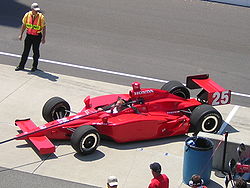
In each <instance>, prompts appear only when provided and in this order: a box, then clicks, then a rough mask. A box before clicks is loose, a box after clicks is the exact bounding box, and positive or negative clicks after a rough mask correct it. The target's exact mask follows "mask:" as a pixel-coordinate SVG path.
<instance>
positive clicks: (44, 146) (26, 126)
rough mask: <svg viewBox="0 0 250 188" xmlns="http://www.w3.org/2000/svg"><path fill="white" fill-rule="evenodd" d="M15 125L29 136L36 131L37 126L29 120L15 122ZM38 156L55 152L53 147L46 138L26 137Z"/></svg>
mask: <svg viewBox="0 0 250 188" xmlns="http://www.w3.org/2000/svg"><path fill="white" fill-rule="evenodd" d="M15 124H16V125H17V126H18V127H19V128H20V129H21V130H22V131H23V133H24V134H25V133H27V134H30V133H32V132H33V131H34V130H36V129H37V126H36V125H35V124H34V123H33V121H31V120H30V119H25V120H16V121H15ZM28 140H30V141H31V142H32V143H33V144H34V146H35V147H36V148H37V150H38V151H39V153H40V154H42V155H44V154H50V153H54V152H55V146H54V144H52V143H51V141H50V140H49V139H48V138H47V137H46V136H32V134H31V135H29V136H28Z"/></svg>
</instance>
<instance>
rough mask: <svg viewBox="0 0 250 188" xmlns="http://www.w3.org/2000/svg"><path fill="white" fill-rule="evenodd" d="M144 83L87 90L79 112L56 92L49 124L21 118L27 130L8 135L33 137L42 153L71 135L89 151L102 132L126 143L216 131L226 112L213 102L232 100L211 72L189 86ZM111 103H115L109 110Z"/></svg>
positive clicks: (190, 79)
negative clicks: (118, 90) (193, 93)
mask: <svg viewBox="0 0 250 188" xmlns="http://www.w3.org/2000/svg"><path fill="white" fill-rule="evenodd" d="M140 85H141V84H140V83H139V82H134V83H132V88H131V90H130V91H129V92H128V93H127V94H111V95H104V96H99V97H93V98H90V96H87V97H86V98H85V99H84V103H85V106H84V108H83V109H82V110H81V111H80V112H78V113H76V114H73V115H70V114H71V113H72V112H71V111H70V105H69V104H68V103H67V102H66V101H65V100H64V99H62V98H60V97H53V98H51V99H49V100H48V101H47V102H46V103H45V105H44V107H43V110H42V115H43V117H44V119H45V120H46V121H47V123H46V124H44V125H41V126H38V127H37V126H36V125H35V124H34V123H33V122H32V121H31V120H30V119H25V120H16V121H15V124H16V125H17V126H18V127H19V128H20V129H21V130H22V132H21V133H20V134H18V135H16V136H15V137H14V138H12V139H9V140H7V141H10V140H29V141H31V142H32V143H33V144H34V146H35V147H36V148H37V149H38V151H39V153H40V154H49V153H53V152H55V146H54V145H53V143H52V142H51V140H54V139H68V140H70V142H71V145H72V147H73V148H74V149H75V150H76V151H77V152H78V153H80V154H83V155H85V154H90V153H92V152H94V151H95V150H96V149H97V147H98V145H99V143H100V138H101V136H104V137H106V138H110V139H112V140H114V141H115V142H118V143H125V142H132V141H141V140H149V139H158V138H164V137H169V136H174V135H183V134H186V133H189V132H194V133H197V132H199V131H203V132H207V133H216V132H217V131H218V130H219V129H220V127H221V124H222V116H221V114H220V113H219V112H218V111H217V110H216V109H215V108H214V107H213V105H222V104H228V103H230V99H231V92H230V90H226V89H224V88H222V87H221V86H220V85H218V84H217V83H215V82H214V81H213V80H212V79H210V78H209V75H208V74H204V75H196V76H188V77H187V80H186V86H184V85H183V84H182V83H180V82H178V81H170V82H168V83H165V84H164V85H163V86H162V88H161V89H154V88H141V86H140ZM198 88H201V92H200V93H199V94H198V95H197V98H190V92H189V89H198ZM118 98H121V99H122V100H123V104H122V109H121V110H120V111H116V112H114V111H113V110H112V109H111V108H114V107H112V106H113V105H110V104H114V103H115V102H116V101H117V99H118ZM108 105H110V109H109V110H105V106H108ZM5 142H6V141H5ZM2 143H3V142H2Z"/></svg>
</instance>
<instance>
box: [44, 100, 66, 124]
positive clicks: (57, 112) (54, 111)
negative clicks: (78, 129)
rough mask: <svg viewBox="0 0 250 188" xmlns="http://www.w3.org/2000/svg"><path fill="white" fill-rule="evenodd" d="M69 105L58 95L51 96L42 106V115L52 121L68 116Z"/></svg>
mask: <svg viewBox="0 0 250 188" xmlns="http://www.w3.org/2000/svg"><path fill="white" fill-rule="evenodd" d="M69 111H70V105H69V103H68V102H67V101H65V100H64V99H62V98H60V97H52V98H51V99H49V100H48V101H47V102H46V103H45V104H44V106H43V109H42V116H43V118H44V119H45V120H46V121H47V122H50V121H54V120H57V119H61V118H64V117H67V116H69V114H70V112H69Z"/></svg>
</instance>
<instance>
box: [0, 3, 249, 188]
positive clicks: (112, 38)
mask: <svg viewBox="0 0 250 188" xmlns="http://www.w3.org/2000/svg"><path fill="white" fill-rule="evenodd" d="M31 3H32V2H31V1H28V0H20V1H14V0H3V2H1V6H0V52H5V53H11V54H17V55H20V54H21V53H22V50H23V42H20V41H18V39H17V37H18V35H19V31H20V26H21V18H22V16H23V14H24V13H25V12H26V11H28V10H29V6H30V4H31ZM38 3H39V5H40V6H41V8H42V9H44V11H45V12H44V13H45V15H46V18H47V28H48V32H47V41H46V44H45V45H42V46H41V58H42V59H45V60H51V61H57V62H66V63H69V64H73V65H80V66H87V67H93V68H97V69H103V70H110V71H116V72H122V73H127V74H132V75H140V76H145V77H147V78H156V79H159V80H179V81H182V82H185V78H186V76H187V75H193V74H202V73H209V74H210V75H211V77H212V78H213V79H214V80H216V81H217V82H218V83H219V84H220V85H222V86H223V87H224V88H227V89H231V90H232V91H233V92H236V93H240V94H246V96H249V94H250V87H249V80H250V74H249V71H250V63H249V60H250V53H249V51H250V46H249V44H250V41H249V40H250V32H249V31H250V20H249V18H250V12H249V9H248V8H244V7H236V6H230V5H224V4H218V3H211V2H206V1H197V0H194V1H183V0H170V1H163V0H155V1H151V0H133V1H132V0H131V1H130V0H129V1H121V0H102V1H100V0H85V1H82V0H74V1H66V0H53V1H49V0H43V1H41V2H39V1H38ZM18 61H19V59H18V58H16V57H11V56H5V55H1V56H0V63H1V64H8V65H12V66H13V70H14V67H15V66H16V65H17V64H18ZM30 62H31V61H29V62H28V63H27V67H30V64H31V63H30ZM39 68H40V69H42V70H43V71H48V72H54V73H60V74H65V75H71V76H76V77H82V78H87V79H93V80H100V81H105V82H110V83H116V84H121V85H129V84H130V83H131V82H133V81H135V79H134V78H131V77H127V76H122V75H114V74H108V73H101V72H98V71H93V70H85V69H79V68H74V67H70V66H62V65H58V64H51V63H46V62H40V64H39ZM137 81H140V82H142V83H143V86H144V87H161V85H162V83H161V82H157V81H150V80H146V79H137ZM232 103H233V104H238V105H241V106H248V107H249V106H250V100H249V97H240V96H238V95H236V96H233V101H232ZM2 171H3V170H2ZM4 173H5V175H3V172H1V173H0V175H1V176H2V177H3V178H7V177H13V175H12V173H14V174H15V175H14V176H15V177H17V179H16V181H15V180H13V181H14V184H13V185H12V186H10V184H6V186H3V187H7V186H8V187H17V186H18V185H20V184H19V183H20V181H18V177H19V175H20V177H25V179H26V178H27V179H28V181H33V179H34V178H36V177H38V179H40V180H39V181H44V182H47V183H48V184H46V183H45V184H44V185H45V186H44V187H50V184H49V182H50V181H51V182H54V183H55V182H57V179H53V178H47V179H46V177H45V179H46V180H43V178H44V177H43V176H34V177H30V176H27V177H26V176H25V173H24V174H20V172H17V171H12V170H10V171H5V170H4ZM6 173H7V174H6ZM11 179H12V178H11ZM2 183H3V182H2ZM64 183H65V187H70V186H73V184H74V183H73V182H66V181H65V182H64ZM67 183H68V184H67ZM72 183H73V184H72ZM62 184H63V183H62ZM54 185H55V184H54ZM77 186H80V185H78V184H77V183H76V184H75V185H74V187H77ZM83 186H85V185H83ZM86 186H87V185H86ZM18 187H19V186H18ZM22 187H25V184H24V185H23V186H22ZM61 187H63V185H62V186H61Z"/></svg>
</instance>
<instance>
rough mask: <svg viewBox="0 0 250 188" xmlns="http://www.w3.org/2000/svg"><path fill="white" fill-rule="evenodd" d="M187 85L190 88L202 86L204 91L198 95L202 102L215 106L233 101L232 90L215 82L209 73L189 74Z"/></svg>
mask: <svg viewBox="0 0 250 188" xmlns="http://www.w3.org/2000/svg"><path fill="white" fill-rule="evenodd" d="M186 86H187V87H188V88H189V89H199V88H202V91H201V92H200V93H199V94H198V95H197V99H198V100H199V101H200V102H202V103H207V104H210V105H213V106H215V105H222V104H229V103H230V101H231V91H230V90H226V89H224V88H223V87H221V86H220V85H219V84H217V83H216V82H214V81H213V80H212V79H211V78H209V74H202V75H195V76H188V77H187V79H186Z"/></svg>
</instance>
